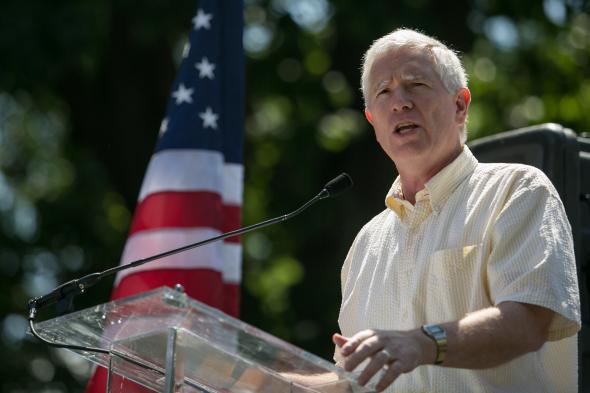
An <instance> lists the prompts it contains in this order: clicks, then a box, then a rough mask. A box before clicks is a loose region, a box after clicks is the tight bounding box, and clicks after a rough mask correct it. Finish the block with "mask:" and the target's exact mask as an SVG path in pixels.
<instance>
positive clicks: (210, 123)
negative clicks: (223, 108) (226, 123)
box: [199, 106, 219, 130]
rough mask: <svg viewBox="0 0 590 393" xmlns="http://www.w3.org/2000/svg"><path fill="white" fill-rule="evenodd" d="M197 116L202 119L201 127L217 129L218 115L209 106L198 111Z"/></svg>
mask: <svg viewBox="0 0 590 393" xmlns="http://www.w3.org/2000/svg"><path fill="white" fill-rule="evenodd" d="M199 117H200V118H201V119H203V128H209V127H211V128H213V129H214V130H216V129H217V120H218V119H219V115H218V114H216V113H215V112H213V110H212V109H211V107H210V106H208V107H207V109H205V112H201V113H199Z"/></svg>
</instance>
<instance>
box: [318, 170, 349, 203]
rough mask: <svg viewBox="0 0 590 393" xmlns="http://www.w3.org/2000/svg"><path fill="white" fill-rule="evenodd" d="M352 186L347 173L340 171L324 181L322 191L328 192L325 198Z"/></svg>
mask: <svg viewBox="0 0 590 393" xmlns="http://www.w3.org/2000/svg"><path fill="white" fill-rule="evenodd" d="M352 186H353V182H352V178H351V177H350V176H349V175H348V173H341V174H339V175H338V176H336V177H335V178H334V179H332V180H330V181H329V182H328V183H326V185H325V186H324V189H323V190H322V191H324V190H325V191H327V193H328V196H326V197H325V198H334V197H337V196H338V195H340V194H342V193H343V192H344V191H348V190H349V189H350V188H352ZM322 199H323V198H322Z"/></svg>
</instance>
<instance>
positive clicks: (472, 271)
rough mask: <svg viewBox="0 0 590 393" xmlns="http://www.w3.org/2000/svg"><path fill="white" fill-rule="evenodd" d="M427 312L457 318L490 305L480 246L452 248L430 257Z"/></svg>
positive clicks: (430, 314)
mask: <svg viewBox="0 0 590 393" xmlns="http://www.w3.org/2000/svg"><path fill="white" fill-rule="evenodd" d="M427 266H428V279H427V280H426V282H427V286H428V287H427V289H426V292H427V299H426V302H427V307H426V308H427V314H428V315H429V316H430V317H434V315H433V314H438V318H437V319H440V318H441V315H440V313H442V314H443V316H442V317H443V318H445V319H451V318H452V319H456V318H460V317H462V316H464V315H465V314H466V313H468V312H471V311H475V310H477V309H479V308H482V307H485V306H489V305H491V303H490V301H489V300H488V299H489V296H488V285H487V279H486V272H485V266H484V264H483V263H482V255H481V246H480V245H478V244H475V245H469V246H465V247H458V248H449V249H444V250H439V251H436V252H435V253H434V254H432V255H431V256H430V257H429V258H428V262H427Z"/></svg>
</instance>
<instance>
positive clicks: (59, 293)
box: [29, 173, 353, 354]
mask: <svg viewBox="0 0 590 393" xmlns="http://www.w3.org/2000/svg"><path fill="white" fill-rule="evenodd" d="M352 184H353V183H352V179H351V178H350V176H348V175H347V174H346V173H342V174H340V175H338V176H337V177H335V178H334V179H333V180H331V181H330V182H328V183H327V184H326V185H325V186H324V188H323V189H322V191H320V192H319V194H317V195H316V196H315V197H313V198H312V199H310V200H309V201H308V202H306V203H305V204H303V205H302V206H301V207H299V208H298V209H297V210H294V211H292V212H291V213H288V214H284V215H282V216H279V217H275V218H272V219H270V220H266V221H262V222H259V223H257V224H253V225H250V226H247V227H244V228H240V229H236V230H234V231H230V232H227V233H223V234H221V235H219V236H215V237H212V238H210V239H206V240H203V241H200V242H197V243H193V244H189V245H186V246H183V247H180V248H176V249H173V250H169V251H166V252H163V253H161V254H157V255H153V256H150V257H147V258H143V259H138V260H136V261H133V262H130V263H128V264H125V265H120V266H116V267H113V268H110V269H107V270H104V271H102V272H98V273H91V274H88V275H86V276H84V277H81V278H78V279H74V280H71V281H68V282H66V283H64V284H62V285H60V286H58V287H57V288H55V289H54V290H53V291H51V292H50V293H48V294H46V295H42V296H38V297H35V298H33V299H31V300H29V327H30V328H31V333H32V334H33V335H34V336H35V337H37V338H38V339H39V340H41V341H43V342H44V343H46V344H47V345H50V346H53V347H60V348H68V349H73V350H84V351H91V352H100V353H107V354H108V353H110V352H109V351H108V350H105V349H102V348H93V347H82V346H77V345H68V344H62V343H57V342H52V341H49V340H47V339H45V338H43V337H41V336H40V335H39V334H38V333H37V331H36V330H35V324H34V320H35V316H36V315H37V311H38V310H40V309H41V308H43V307H46V306H49V305H51V304H55V303H58V302H60V301H62V300H63V299H67V298H72V297H74V296H76V295H79V294H81V293H83V292H84V291H85V290H86V289H87V288H90V287H91V286H93V285H95V284H96V283H97V282H98V281H100V280H101V279H102V278H104V277H107V276H110V275H113V274H115V273H117V272H119V271H121V270H125V269H131V268H133V267H136V266H140V265H143V264H144V263H148V262H151V261H155V260H157V259H161V258H165V257H168V256H170V255H174V254H178V253H181V252H185V251H188V250H191V249H193V248H197V247H201V246H204V245H206V244H209V243H212V242H216V241H219V240H222V239H225V238H228V237H232V236H237V235H241V234H243V233H246V232H250V231H253V230H256V229H259V228H264V227H267V226H269V225H273V224H276V223H278V222H282V221H286V220H288V219H289V218H292V217H295V216H296V215H298V214H300V213H301V212H303V211H304V210H306V209H307V208H308V207H310V206H311V205H313V204H314V203H316V202H317V201H319V200H321V199H325V198H331V197H335V196H337V195H339V194H340V193H342V192H344V191H346V190H348V189H350V188H351V187H352Z"/></svg>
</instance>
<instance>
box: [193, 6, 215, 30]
mask: <svg viewBox="0 0 590 393" xmlns="http://www.w3.org/2000/svg"><path fill="white" fill-rule="evenodd" d="M212 18H213V14H207V13H205V12H203V10H202V9H201V8H199V10H198V11H197V15H196V16H195V17H194V18H193V26H194V27H195V30H200V29H201V27H203V28H205V29H206V30H209V29H210V28H211V19H212Z"/></svg>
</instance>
